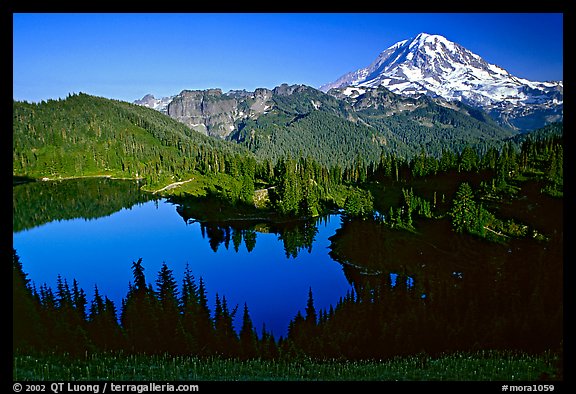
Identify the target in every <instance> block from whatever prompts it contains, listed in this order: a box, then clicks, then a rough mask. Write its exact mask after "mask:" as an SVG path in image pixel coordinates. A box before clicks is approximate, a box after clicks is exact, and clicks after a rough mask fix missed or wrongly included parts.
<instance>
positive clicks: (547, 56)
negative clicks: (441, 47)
mask: <svg viewBox="0 0 576 394" xmlns="http://www.w3.org/2000/svg"><path fill="white" fill-rule="evenodd" d="M420 32H426V33H429V34H440V35H443V36H445V37H446V38H447V39H449V40H451V41H454V42H457V43H459V44H461V45H463V46H464V47H466V48H467V49H469V50H471V51H472V52H474V53H477V54H478V55H480V56H482V57H483V58H484V59H485V60H486V61H488V62H489V63H494V64H497V65H499V66H501V67H503V68H504V69H506V70H507V71H509V72H510V73H512V74H513V75H516V76H518V77H522V78H527V79H530V80H537V81H545V80H562V79H563V15H562V14H558V13H556V14H552V13H547V14H535V13H523V14H510V13H508V14H496V13H487V14H472V13H465V14H457V13H447V14H446V13H443V14H441V13H437V14H436V13H427V14H417V13H408V14H402V13H391V14H376V13H368V14H363V13H353V14H346V13H325V14H307V13H301V14H296V13H295V14H290V13H275V14H265V13H258V14H241V13H232V14H225V13H221V14H206V13H199V14H166V13H163V14H142V13H138V14H87V13H86V14H71V13H67V14H28V13H26V14H14V15H13V97H14V99H16V100H27V101H40V100H47V99H51V98H52V99H57V98H64V97H66V96H67V95H68V94H69V93H78V92H84V93H88V94H93V95H97V96H103V97H108V98H113V99H118V100H125V101H133V100H136V99H138V98H141V97H142V96H144V95H145V94H147V93H152V94H154V95H155V96H156V97H163V96H170V95H173V94H177V93H179V92H180V91H182V90H183V89H207V88H221V89H222V90H223V91H224V92H226V91H228V90H231V89H246V90H254V89H255V88H258V87H266V88H273V87H275V86H277V85H279V84H281V83H289V84H294V83H302V84H306V85H310V86H314V87H319V86H320V85H322V84H324V83H327V82H331V81H333V80H335V79H337V78H338V77H340V76H341V75H342V74H344V73H346V72H349V71H353V70H356V69H358V68H361V67H365V66H367V65H368V64H370V63H371V62H372V61H373V60H374V59H375V58H376V56H378V54H379V53H380V52H382V51H383V50H385V49H386V48H388V47H389V46H390V45H392V44H394V43H396V42H398V41H400V40H404V39H408V38H411V37H414V36H415V35H417V34H418V33H420Z"/></svg>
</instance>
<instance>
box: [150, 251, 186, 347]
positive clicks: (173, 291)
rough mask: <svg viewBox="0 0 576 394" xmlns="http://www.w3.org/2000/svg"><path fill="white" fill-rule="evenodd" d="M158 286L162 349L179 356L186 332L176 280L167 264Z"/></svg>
mask: <svg viewBox="0 0 576 394" xmlns="http://www.w3.org/2000/svg"><path fill="white" fill-rule="evenodd" d="M156 286H157V292H156V297H157V298H158V300H159V301H160V311H159V312H160V313H159V316H158V326H159V327H158V328H159V337H160V340H161V341H162V344H161V347H162V348H163V349H164V350H165V351H168V352H169V353H171V354H177V353H179V352H181V351H182V350H183V349H182V345H183V344H184V343H185V339H184V330H183V328H182V323H181V321H180V311H179V307H178V289H177V285H176V280H175V279H174V275H173V273H172V270H170V269H169V268H168V265H167V264H166V263H165V262H163V263H162V267H161V268H160V272H159V273H158V279H157V280H156Z"/></svg>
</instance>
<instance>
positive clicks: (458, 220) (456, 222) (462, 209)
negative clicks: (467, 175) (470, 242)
mask: <svg viewBox="0 0 576 394" xmlns="http://www.w3.org/2000/svg"><path fill="white" fill-rule="evenodd" d="M475 213H476V203H475V202H474V193H473V192H472V188H471V187H470V185H469V184H468V183H466V182H463V183H461V184H460V186H459V187H458V191H457V192H456V196H455V198H454V201H453V206H452V210H451V211H450V215H451V216H452V226H453V227H454V230H455V231H456V232H459V233H461V232H463V231H469V230H470V229H471V228H473V227H474V223H475V222H474V220H475V218H474V214H475Z"/></svg>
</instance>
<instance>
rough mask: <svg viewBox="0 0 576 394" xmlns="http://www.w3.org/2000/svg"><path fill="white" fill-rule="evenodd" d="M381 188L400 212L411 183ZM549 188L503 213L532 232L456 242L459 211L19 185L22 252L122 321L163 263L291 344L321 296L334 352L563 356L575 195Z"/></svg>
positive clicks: (326, 349) (323, 339) (432, 183)
mask: <svg viewBox="0 0 576 394" xmlns="http://www.w3.org/2000/svg"><path fill="white" fill-rule="evenodd" d="M426 181H427V182H426ZM457 184H458V179H453V178H451V177H449V176H445V177H444V178H440V177H437V178H427V179H426V180H423V181H420V183H419V182H417V181H415V182H414V184H413V186H414V188H415V190H417V192H418V194H419V195H424V196H426V195H432V194H433V193H434V192H435V191H436V190H438V188H439V186H445V189H439V190H443V192H442V195H443V194H444V193H446V195H447V196H450V194H451V193H453V192H454V190H455V188H456V187H457ZM379 187H380V189H379V191H380V193H377V196H379V197H377V201H378V203H379V204H381V205H385V203H383V202H384V201H387V199H388V200H394V199H395V197H394V193H396V194H398V192H399V190H398V189H399V188H400V187H403V185H394V184H381V185H379ZM476 187H477V186H476ZM541 188H542V185H541V184H539V183H538V182H526V183H523V184H522V185H521V187H520V188H519V191H518V193H517V194H516V195H515V196H511V197H507V198H505V199H503V200H502V201H496V202H491V203H489V205H488V203H487V205H488V208H489V209H490V210H491V212H495V214H496V215H498V217H500V218H501V219H502V220H509V219H513V220H514V221H516V222H518V223H521V224H522V225H526V226H528V227H529V228H530V229H531V230H530V231H529V232H528V234H527V236H525V237H519V238H512V237H506V238H504V239H503V240H501V241H500V242H492V241H488V240H486V239H482V238H479V237H476V236H472V235H469V234H459V233H455V232H454V231H453V230H452V225H451V223H450V219H449V216H448V215H443V216H442V217H439V218H436V219H422V218H418V220H415V228H414V229H413V230H410V231H408V230H406V229H399V228H392V227H391V226H389V225H387V224H383V223H382V222H381V221H380V220H378V219H366V220H360V219H354V220H342V217H341V216H340V215H339V214H331V215H327V216H325V217H321V218H316V219H310V220H304V219H301V220H286V219H285V218H280V217H278V216H275V215H273V214H271V213H266V214H265V213H263V212H260V211H258V212H254V210H252V212H250V210H246V211H243V210H242V209H237V208H234V209H230V207H226V206H223V205H222V204H221V202H218V201H217V198H215V197H214V196H209V197H205V198H187V199H172V200H166V199H156V198H155V197H154V196H152V195H150V194H147V193H143V192H141V191H140V185H139V184H138V183H137V182H128V181H119V180H112V179H82V180H69V181H60V182H31V183H26V184H22V185H18V186H14V187H13V212H14V219H13V230H14V232H13V240H14V247H15V249H16V251H17V253H18V255H19V256H20V260H21V262H22V264H23V268H24V271H25V272H26V273H27V274H28V277H29V278H30V279H31V280H32V282H33V283H34V285H35V286H36V288H39V287H40V286H41V285H42V284H44V283H46V284H47V285H48V286H50V287H51V288H52V289H56V283H57V277H58V275H61V276H62V278H64V279H66V280H67V282H68V284H70V285H71V284H72V281H73V279H76V280H77V281H78V283H79V285H80V287H82V288H83V289H84V290H85V291H86V293H87V296H88V302H90V300H91V298H92V295H93V294H94V286H96V285H97V286H98V289H99V291H100V293H101V294H103V295H106V296H107V297H109V298H110V299H111V300H112V301H113V302H114V303H115V305H116V307H117V309H118V311H120V309H121V305H122V299H123V298H124V297H126V294H127V291H128V287H129V283H130V282H131V281H133V276H132V270H131V268H132V262H134V261H137V260H138V259H139V258H142V262H143V266H144V268H145V271H144V273H145V275H146V281H147V283H150V284H152V286H155V283H156V279H157V276H158V272H159V270H160V268H161V265H162V263H163V262H166V263H167V264H168V267H169V268H170V269H171V270H173V274H174V277H175V279H176V281H177V283H178V284H179V285H180V284H181V282H182V278H183V274H184V271H185V268H186V266H187V265H189V267H190V269H191V271H192V274H193V275H194V277H195V280H196V283H197V284H198V282H199V280H200V277H202V278H203V280H204V282H205V285H206V290H207V296H208V302H209V307H210V309H211V310H212V311H214V309H215V298H216V294H218V296H219V297H220V298H222V297H226V301H227V305H228V307H229V309H230V310H233V308H234V307H235V306H236V305H238V308H239V309H238V312H237V314H236V317H235V320H234V324H235V327H236V330H237V331H238V330H239V328H240V325H241V317H242V311H243V307H244V303H246V304H247V305H248V307H249V311H250V315H251V318H252V321H253V323H254V326H255V327H256V329H257V331H258V333H259V334H260V333H261V332H262V327H263V325H265V326H266V330H267V331H268V332H272V333H273V334H274V336H275V338H276V339H278V338H279V337H281V336H282V337H284V338H285V337H286V335H287V329H288V325H289V323H290V321H291V320H292V319H293V318H294V317H295V316H296V315H297V313H298V312H299V311H300V313H301V314H303V315H304V314H305V308H306V303H307V299H308V292H309V289H310V288H311V289H312V292H313V298H314V306H315V308H316V311H317V312H319V311H320V310H329V309H330V307H331V306H333V307H335V308H334V309H335V311H334V313H333V314H332V313H331V315H330V316H331V317H330V319H329V320H327V321H325V322H324V323H322V324H319V327H320V326H321V327H322V328H321V331H316V332H315V334H313V335H316V336H315V337H314V338H315V339H314V341H316V343H317V346H323V347H322V352H323V353H322V354H327V355H329V356H334V357H339V356H342V355H345V356H347V357H351V358H354V357H360V356H362V357H365V356H368V357H369V356H370V355H373V356H374V357H381V356H382V355H390V356H392V355H397V354H403V353H406V354H412V353H418V352H421V351H426V352H430V353H434V352H438V353H441V352H444V351H448V350H450V351H459V350H471V349H472V350H478V349H524V350H530V351H543V350H545V349H551V348H555V347H557V346H561V344H562V338H563V324H562V321H563V310H564V308H563V259H564V255H563V202H562V199H557V198H553V197H550V196H546V195H543V194H542V193H541V192H540V190H541ZM377 191H378V190H377ZM442 200H443V198H442ZM449 201H450V198H447V203H446V204H445V205H446V207H445V209H447V208H449ZM383 208H384V210H382V211H383V212H386V210H385V208H386V206H383ZM532 230H534V231H537V233H538V234H542V235H543V237H534V236H533V235H531V234H534V233H533V232H532ZM352 293H354V294H355V296H354V297H348V296H347V295H348V294H352ZM341 299H344V301H343V302H340V300H341ZM321 332H323V333H324V334H322V335H320V333H321ZM306 335H308V334H306ZM294 341H295V342H296V343H299V342H298V341H304V342H305V340H304V339H302V338H300V339H298V338H296V339H294ZM304 345H305V344H304Z"/></svg>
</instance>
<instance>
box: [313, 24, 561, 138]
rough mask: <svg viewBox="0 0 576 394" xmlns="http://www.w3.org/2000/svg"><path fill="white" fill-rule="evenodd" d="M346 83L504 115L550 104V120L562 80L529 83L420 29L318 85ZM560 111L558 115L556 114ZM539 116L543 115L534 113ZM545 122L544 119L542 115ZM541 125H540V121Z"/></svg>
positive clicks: (544, 108) (542, 109)
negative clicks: (363, 64)
mask: <svg viewBox="0 0 576 394" xmlns="http://www.w3.org/2000/svg"><path fill="white" fill-rule="evenodd" d="M346 86H357V87H377V86H384V87H386V88H388V89H389V90H391V91H392V92H394V93H398V94H403V95H408V96H420V95H428V96H432V97H442V98H444V99H446V100H448V101H460V102H462V103H464V104H467V105H470V106H473V107H479V108H482V109H484V110H486V111H488V112H490V111H492V110H494V111H496V112H497V113H495V115H496V117H501V115H502V114H504V115H505V116H504V118H505V119H504V118H503V119H504V123H508V124H507V125H508V126H513V127H514V125H513V124H511V123H510V122H508V120H509V119H510V113H511V112H514V111H516V112H518V114H523V115H520V116H526V115H525V114H527V113H530V112H534V110H536V111H537V112H538V111H539V112H540V113H542V114H544V113H545V112H547V111H548V110H549V109H553V110H554V111H553V112H554V117H555V119H554V120H555V121H557V120H561V119H562V115H561V112H562V109H561V108H560V109H559V107H558V105H560V106H561V105H562V102H563V84H562V82H558V83H544V82H533V81H528V80H526V79H522V78H517V77H514V76H513V75H511V74H510V73H509V72H507V71H506V70H504V69H503V68H501V67H499V66H497V65H495V64H490V63H488V62H487V61H486V60H484V59H483V58H482V57H480V56H479V55H477V54H475V53H473V52H472V51H470V50H468V49H466V48H464V47H463V46H461V45H459V44H457V43H455V42H452V41H450V40H448V39H447V38H445V37H444V36H441V35H436V34H429V33H425V32H422V33H419V34H418V35H416V36H415V37H413V38H410V39H407V40H403V41H399V42H397V43H395V44H394V45H392V46H390V47H388V48H387V49H386V50H384V51H383V52H381V53H380V54H379V55H378V57H377V58H376V59H375V60H374V61H373V62H372V63H371V64H370V65H369V66H367V67H365V68H361V69H359V70H356V71H353V72H350V73H347V74H345V75H343V76H342V77H340V78H339V79H337V80H336V81H334V82H332V83H328V84H326V85H323V86H321V87H320V90H322V91H324V92H327V91H329V90H330V89H332V88H340V87H346ZM559 113H560V115H558V114H559ZM538 116H540V117H541V118H542V121H544V118H545V117H546V116H548V115H538ZM546 122H547V120H546ZM539 126H540V125H539Z"/></svg>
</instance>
